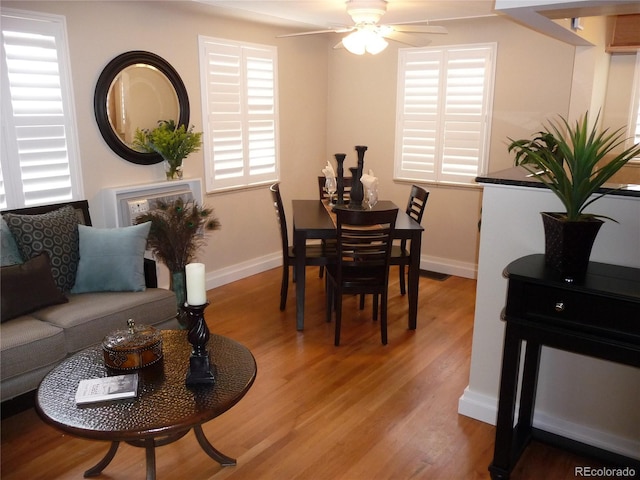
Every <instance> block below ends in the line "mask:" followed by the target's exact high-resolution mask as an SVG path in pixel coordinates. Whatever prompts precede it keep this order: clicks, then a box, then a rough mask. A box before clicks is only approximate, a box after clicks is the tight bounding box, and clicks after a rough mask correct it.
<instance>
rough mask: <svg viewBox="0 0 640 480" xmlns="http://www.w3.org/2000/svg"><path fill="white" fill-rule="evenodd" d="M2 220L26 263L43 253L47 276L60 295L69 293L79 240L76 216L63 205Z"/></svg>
mask: <svg viewBox="0 0 640 480" xmlns="http://www.w3.org/2000/svg"><path fill="white" fill-rule="evenodd" d="M4 219H5V221H6V222H7V225H8V226H9V230H11V233H12V234H13V237H14V238H15V240H16V243H17V244H18V248H19V249H20V253H21V254H22V258H23V259H24V260H25V261H26V260H29V259H30V258H33V257H35V256H36V255H38V254H39V253H41V252H47V254H48V255H49V259H50V261H51V273H52V274H53V279H54V280H55V282H56V285H57V286H58V288H59V289H60V291H61V292H63V293H66V292H68V291H69V290H71V287H73V284H74V283H75V282H76V270H77V269H78V261H79V258H80V254H79V240H78V217H77V215H76V213H75V210H74V209H73V207H71V206H69V205H67V206H65V207H62V208H59V209H58V210H54V211H52V212H48V213H42V214H39V215H18V214H15V213H5V214H4Z"/></svg>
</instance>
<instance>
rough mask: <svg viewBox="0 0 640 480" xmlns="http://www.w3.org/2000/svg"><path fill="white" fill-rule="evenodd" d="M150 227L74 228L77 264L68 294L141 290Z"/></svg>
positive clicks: (148, 224)
mask: <svg viewBox="0 0 640 480" xmlns="http://www.w3.org/2000/svg"><path fill="white" fill-rule="evenodd" d="M150 227H151V222H146V223H142V224H140V225H133V226H131V227H124V228H94V227H87V226H85V225H78V234H79V241H80V262H79V263H78V271H77V273H76V283H75V285H74V286H73V288H72V289H71V293H84V292H109V291H110V292H122V291H132V292H139V291H143V290H144V289H145V281H144V251H145V249H146V245H147V236H148V235H149V228H150Z"/></svg>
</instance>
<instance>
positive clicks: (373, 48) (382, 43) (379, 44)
mask: <svg viewBox="0 0 640 480" xmlns="http://www.w3.org/2000/svg"><path fill="white" fill-rule="evenodd" d="M388 45H389V42H387V41H386V40H385V39H384V38H382V37H381V36H379V35H374V36H372V37H371V38H369V41H368V42H367V47H366V48H367V52H369V53H370V54H371V55H377V54H378V53H380V52H381V51H383V50H384V49H385V48H387V46H388Z"/></svg>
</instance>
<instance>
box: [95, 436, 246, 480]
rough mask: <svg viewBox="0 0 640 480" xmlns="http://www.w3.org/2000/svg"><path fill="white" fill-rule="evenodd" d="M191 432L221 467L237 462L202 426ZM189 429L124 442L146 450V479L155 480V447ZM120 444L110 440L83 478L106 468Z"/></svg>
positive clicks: (166, 442)
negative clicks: (210, 441)
mask: <svg viewBox="0 0 640 480" xmlns="http://www.w3.org/2000/svg"><path fill="white" fill-rule="evenodd" d="M193 432H194V433H195V434H196V439H197V440H198V443H199V444H200V447H202V450H204V452H205V453H206V454H207V455H209V456H210V457H211V458H213V459H214V460H215V461H216V462H218V463H219V464H220V465H222V466H223V467H233V466H235V465H236V464H237V462H236V459H235V458H231V457H228V456H227V455H225V454H224V453H222V452H220V451H219V450H217V449H216V448H215V447H214V446H213V445H211V443H209V440H207V437H206V436H205V434H204V432H203V431H202V427H201V426H200V425H196V426H195V427H193ZM187 433H189V430H185V431H183V432H178V433H175V434H173V435H169V436H166V435H165V436H163V437H158V438H145V439H140V440H128V441H127V442H126V443H128V444H129V445H132V446H134V447H140V448H144V449H145V450H146V459H147V480H155V478H156V447H161V446H163V445H168V444H169V443H173V442H175V441H176V440H179V439H181V438H182V437H184V436H185V435H186V434H187ZM119 446H120V442H119V441H113V442H111V447H109V451H108V452H107V454H106V455H105V456H104V458H103V459H102V460H100V461H99V462H98V463H97V464H96V465H94V466H93V467H91V468H90V469H89V470H87V471H86V472H84V476H85V478H90V477H97V476H98V475H100V474H101V473H102V471H103V470H104V469H105V468H107V466H108V465H109V464H110V463H111V460H113V457H115V456H116V452H117V451H118V447H119Z"/></svg>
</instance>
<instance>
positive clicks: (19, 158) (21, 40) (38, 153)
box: [0, 9, 82, 208]
mask: <svg viewBox="0 0 640 480" xmlns="http://www.w3.org/2000/svg"><path fill="white" fill-rule="evenodd" d="M68 58H69V55H68V49H67V41H66V25H65V20H64V17H60V16H55V15H41V14H36V13H33V12H19V11H15V10H9V9H3V11H2V62H3V65H2V74H1V75H2V118H3V120H2V140H3V142H2V143H3V147H2V161H1V162H0V168H1V169H0V175H1V176H2V179H1V188H2V190H1V191H0V208H19V207H24V206H33V205H40V204H48V203H56V202H63V201H66V200H78V199H81V198H82V186H81V182H80V178H81V177H80V165H79V160H78V159H79V155H78V153H77V152H78V146H77V142H76V135H75V132H76V126H75V115H74V110H73V105H74V104H73V95H72V89H71V75H70V68H69V60H68Z"/></svg>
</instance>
